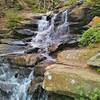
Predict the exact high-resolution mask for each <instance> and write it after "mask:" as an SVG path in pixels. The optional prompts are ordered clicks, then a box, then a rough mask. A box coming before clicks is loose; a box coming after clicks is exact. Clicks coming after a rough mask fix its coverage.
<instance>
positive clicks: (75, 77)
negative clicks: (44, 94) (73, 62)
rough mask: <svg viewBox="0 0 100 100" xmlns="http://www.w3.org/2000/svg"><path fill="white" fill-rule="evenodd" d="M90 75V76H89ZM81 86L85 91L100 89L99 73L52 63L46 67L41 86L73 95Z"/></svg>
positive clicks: (48, 89)
mask: <svg viewBox="0 0 100 100" xmlns="http://www.w3.org/2000/svg"><path fill="white" fill-rule="evenodd" d="M91 77H92V78H91ZM79 86H80V88H82V89H83V90H84V91H85V93H87V92H88V91H91V92H92V91H94V90H95V89H96V88H98V89H100V75H99V74H97V73H95V72H94V71H92V70H88V69H82V68H77V69H76V68H73V67H71V66H70V67H69V66H67V65H59V64H54V65H51V66H48V67H47V68H46V73H45V77H44V81H43V88H44V89H45V90H47V91H53V92H56V93H58V94H59V93H61V94H66V95H69V96H74V95H75V94H79V93H80V90H78V89H77V87H79Z"/></svg>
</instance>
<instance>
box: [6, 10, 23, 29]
mask: <svg viewBox="0 0 100 100" xmlns="http://www.w3.org/2000/svg"><path fill="white" fill-rule="evenodd" d="M6 18H7V27H8V28H11V29H13V28H15V27H16V26H17V24H18V22H19V21H20V20H22V18H21V17H19V16H18V15H17V13H16V11H15V10H8V11H6Z"/></svg>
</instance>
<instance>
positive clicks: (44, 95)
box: [32, 85, 74, 100]
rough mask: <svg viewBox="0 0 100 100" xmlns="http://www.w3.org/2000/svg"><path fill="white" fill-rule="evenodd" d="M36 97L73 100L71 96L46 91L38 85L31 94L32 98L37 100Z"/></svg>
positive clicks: (45, 99)
mask: <svg viewBox="0 0 100 100" xmlns="http://www.w3.org/2000/svg"><path fill="white" fill-rule="evenodd" d="M37 99H41V100H74V99H73V98H71V97H68V96H65V95H60V94H56V93H53V92H48V91H46V90H44V89H43V88H42V87H41V86H40V85H39V86H38V87H37V89H36V90H35V91H34V93H33V96H32V100H37Z"/></svg>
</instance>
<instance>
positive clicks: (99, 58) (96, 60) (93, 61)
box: [87, 53, 100, 67]
mask: <svg viewBox="0 0 100 100" xmlns="http://www.w3.org/2000/svg"><path fill="white" fill-rule="evenodd" d="M87 64H89V65H91V66H96V67H100V53H98V54H96V55H95V56H93V57H92V58H90V59H89V60H88V62H87Z"/></svg>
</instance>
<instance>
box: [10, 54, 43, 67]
mask: <svg viewBox="0 0 100 100" xmlns="http://www.w3.org/2000/svg"><path fill="white" fill-rule="evenodd" d="M42 58H43V57H42V56H40V55H39V54H26V55H20V56H18V55H9V56H8V60H9V62H10V63H12V64H17V65H20V66H32V67H33V66H34V65H35V64H36V63H37V62H38V61H40V60H41V59H42Z"/></svg>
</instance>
